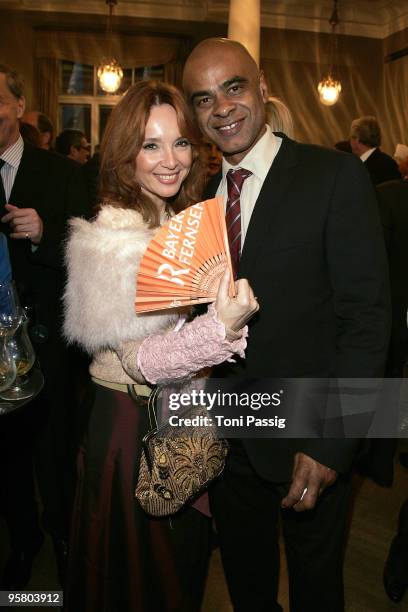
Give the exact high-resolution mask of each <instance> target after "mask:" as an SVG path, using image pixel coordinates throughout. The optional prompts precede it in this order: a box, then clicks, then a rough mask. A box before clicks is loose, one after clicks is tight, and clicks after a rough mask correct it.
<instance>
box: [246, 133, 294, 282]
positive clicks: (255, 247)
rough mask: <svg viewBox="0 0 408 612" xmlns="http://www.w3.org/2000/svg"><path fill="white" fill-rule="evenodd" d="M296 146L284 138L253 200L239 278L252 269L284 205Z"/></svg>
mask: <svg viewBox="0 0 408 612" xmlns="http://www.w3.org/2000/svg"><path fill="white" fill-rule="evenodd" d="M296 147H297V145H296V143H295V142H294V141H293V140H290V139H289V138H287V137H286V136H284V137H283V141H282V144H281V146H280V149H279V151H278V154H277V156H276V157H275V159H274V161H273V163H272V166H271V168H270V170H269V172H268V174H267V176H266V179H265V181H264V183H263V185H262V189H261V191H260V193H259V196H258V199H257V201H256V204H255V207H254V210H253V213H252V216H251V220H250V222H249V226H248V231H247V234H246V237H245V243H244V248H243V251H242V256H241V262H240V267H239V276H240V277H241V278H242V277H245V278H247V277H248V276H249V274H250V271H251V270H252V268H253V266H254V264H255V262H256V258H257V256H258V253H259V251H260V249H259V246H260V245H261V244H263V243H264V241H266V240H268V236H269V234H270V228H271V227H272V226H273V223H274V220H275V218H276V217H277V215H278V213H279V211H280V210H281V208H282V206H283V205H284V203H285V197H284V196H285V192H286V190H287V188H288V186H289V185H290V182H291V181H292V180H293V170H292V168H293V166H295V165H296V164H297V150H296Z"/></svg>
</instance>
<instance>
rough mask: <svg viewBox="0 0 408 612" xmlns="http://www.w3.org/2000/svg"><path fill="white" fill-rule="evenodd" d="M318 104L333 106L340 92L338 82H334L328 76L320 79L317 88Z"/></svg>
mask: <svg viewBox="0 0 408 612" xmlns="http://www.w3.org/2000/svg"><path fill="white" fill-rule="evenodd" d="M317 91H318V92H319V98H320V102H321V103H322V104H324V105H325V106H333V104H336V102H337V100H338V99H339V96H340V92H341V83H340V81H335V80H334V79H333V78H332V77H331V76H330V75H329V76H327V77H326V78H324V79H322V80H321V81H320V83H319V84H318V86H317Z"/></svg>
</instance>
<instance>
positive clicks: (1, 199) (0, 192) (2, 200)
mask: <svg viewBox="0 0 408 612" xmlns="http://www.w3.org/2000/svg"><path fill="white" fill-rule="evenodd" d="M5 163H6V162H5V161H4V159H0V170H1V169H2V167H3V166H4V164H5ZM5 204H7V200H6V192H5V191H4V185H3V179H2V176H1V174H0V210H2V209H3V208H4V205H5Z"/></svg>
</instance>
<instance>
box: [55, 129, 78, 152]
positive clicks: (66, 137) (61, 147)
mask: <svg viewBox="0 0 408 612" xmlns="http://www.w3.org/2000/svg"><path fill="white" fill-rule="evenodd" d="M82 138H85V134H84V133H83V132H81V130H72V129H67V130H63V131H62V132H61V134H58V136H57V137H56V139H55V150H56V152H57V153H60V154H61V155H65V156H67V155H69V154H70V152H71V147H75V148H76V149H79V148H80V147H81V140H82Z"/></svg>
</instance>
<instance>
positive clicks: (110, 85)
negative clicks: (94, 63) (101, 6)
mask: <svg viewBox="0 0 408 612" xmlns="http://www.w3.org/2000/svg"><path fill="white" fill-rule="evenodd" d="M117 3H118V2H117V0H106V4H107V5H108V6H109V15H108V21H107V26H106V34H107V38H108V56H107V57H108V59H103V60H102V62H101V64H100V66H99V68H98V72H97V76H98V81H99V85H100V88H101V89H102V90H103V91H106V93H111V94H114V93H116V92H117V91H118V89H119V87H120V84H121V82H122V79H123V70H122V68H121V67H120V65H119V63H118V62H117V61H116V60H115V59H114V58H113V57H112V53H111V49H112V12H113V7H114V6H115V5H116V4H117Z"/></svg>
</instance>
